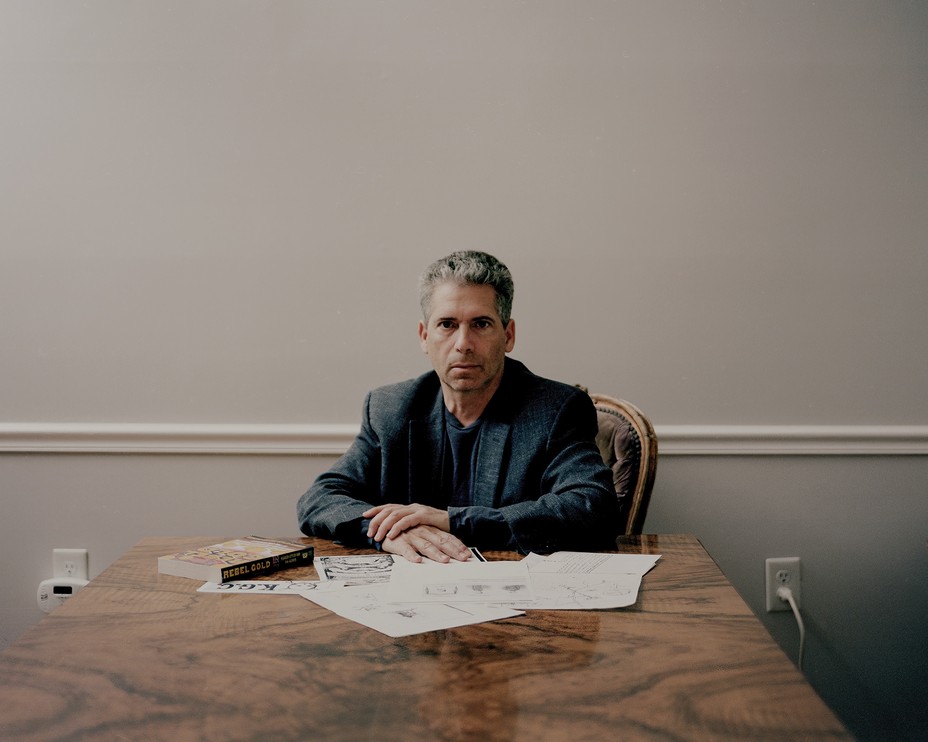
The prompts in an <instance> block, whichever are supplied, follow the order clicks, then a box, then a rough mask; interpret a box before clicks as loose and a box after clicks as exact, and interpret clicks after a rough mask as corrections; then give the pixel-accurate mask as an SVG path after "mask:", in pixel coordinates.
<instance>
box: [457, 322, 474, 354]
mask: <svg viewBox="0 0 928 742" xmlns="http://www.w3.org/2000/svg"><path fill="white" fill-rule="evenodd" d="M472 340H473V335H472V333H471V330H470V328H469V327H466V326H465V325H461V326H460V327H458V331H457V332H456V333H455V335H454V347H455V348H457V349H458V350H460V351H465V350H470V349H471V348H472V347H473V342H472Z"/></svg>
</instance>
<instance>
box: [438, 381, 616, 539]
mask: <svg viewBox="0 0 928 742" xmlns="http://www.w3.org/2000/svg"><path fill="white" fill-rule="evenodd" d="M559 402H560V404H559V406H558V407H557V408H556V409H555V410H554V411H553V414H552V416H547V417H544V418H542V417H539V416H537V414H535V413H534V411H533V410H531V409H530V410H529V411H528V413H527V414H529V415H530V416H531V417H532V418H533V419H532V421H531V422H526V421H521V423H522V424H514V425H513V428H512V446H511V450H510V451H509V456H508V460H507V462H506V468H507V474H506V477H505V481H504V483H503V489H502V494H501V496H500V503H499V507H498V508H496V509H495V510H496V511H497V512H496V513H493V514H492V516H495V517H496V518H498V517H500V516H501V517H502V518H503V519H504V520H505V521H506V523H507V524H508V529H507V530H508V531H509V533H510V534H511V536H510V539H509V544H500V545H495V544H494V545H483V546H482V548H513V546H515V548H517V549H518V550H519V551H521V552H523V553H528V552H530V551H535V552H541V553H550V552H552V551H558V550H576V551H589V550H596V549H612V548H615V539H616V535H617V533H618V530H619V529H618V524H619V516H620V513H619V506H618V501H617V500H616V496H615V492H614V491H613V489H612V475H611V473H610V470H609V469H608V468H607V467H606V465H605V464H604V463H603V460H602V456H601V455H600V453H599V449H598V448H597V447H596V444H595V435H596V425H597V422H596V411H595V409H594V407H593V404H592V402H591V401H590V400H589V397H587V395H585V394H582V393H577V394H573V393H571V394H569V395H567V396H566V398H564V397H561V398H560V400H559ZM482 510H489V508H452V509H450V510H449V513H450V514H451V517H452V523H453V527H452V531H453V532H456V535H459V537H460V538H462V540H464V541H465V543H474V544H480V542H481V541H482V539H481V538H480V534H479V533H478V532H477V531H478V530H483V529H481V528H479V525H480V524H481V523H482V524H483V526H484V527H485V526H486V525H488V524H487V522H486V520H485V516H488V515H490V514H489V513H482V512H480V511H482ZM468 511H469V512H468ZM492 516H491V520H492V519H493V518H492ZM494 532H495V533H500V532H501V531H500V529H499V527H498V526H497V527H496V528H495V529H494Z"/></svg>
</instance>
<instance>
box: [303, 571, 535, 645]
mask: <svg viewBox="0 0 928 742" xmlns="http://www.w3.org/2000/svg"><path fill="white" fill-rule="evenodd" d="M303 597H304V598H306V599H307V600H311V601H312V602H313V603H316V604H317V605H320V606H322V607H323V608H327V609H328V610H330V611H332V612H333V613H336V614H338V615H339V616H342V617H343V618H347V619H349V620H351V621H355V622H357V623H359V624H362V625H364V626H367V627H368V628H371V629H374V630H375V631H379V632H380V633H382V634H386V635H387V636H392V637H401V636H411V635H412V634H422V633H425V632H427V631H438V630H439V629H450V628H454V627H457V626H467V625H469V624H475V623H483V622H484V621H496V620H499V619H501V618H511V617H512V616H519V615H522V611H518V610H513V609H511V608H505V607H500V606H491V605H485V604H483V603H455V604H453V605H451V604H448V603H422V602H419V603H395V602H392V601H393V600H394V596H393V593H392V590H391V586H390V585H385V584H381V585H357V586H349V587H345V588H343V589H341V590H331V591H315V592H312V593H303Z"/></svg>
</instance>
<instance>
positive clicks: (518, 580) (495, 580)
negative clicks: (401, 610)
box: [390, 559, 534, 603]
mask: <svg viewBox="0 0 928 742" xmlns="http://www.w3.org/2000/svg"><path fill="white" fill-rule="evenodd" d="M390 596H391V599H392V600H395V601H400V602H426V603H504V602H508V601H510V600H519V601H522V600H531V599H532V598H533V597H534V593H533V592H532V584H531V581H530V580H529V573H528V569H527V568H526V565H525V564H523V563H522V562H521V561H518V562H478V561H476V560H473V559H472V560H469V561H466V562H458V561H451V562H447V563H441V562H433V561H431V560H429V559H425V560H423V561H422V562H418V563H414V562H408V561H406V560H405V559H397V560H396V563H395V564H394V565H393V572H392V574H391V576H390Z"/></svg>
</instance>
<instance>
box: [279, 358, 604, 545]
mask: <svg viewBox="0 0 928 742" xmlns="http://www.w3.org/2000/svg"><path fill="white" fill-rule="evenodd" d="M482 419H483V428H482V432H481V438H480V445H479V449H478V454H477V456H478V458H477V481H476V482H474V487H473V497H474V504H473V505H471V506H468V507H451V508H448V513H449V516H450V521H451V532H452V533H453V534H454V535H455V536H457V537H458V538H460V539H461V540H462V541H463V542H464V543H466V544H467V545H468V546H476V547H478V548H482V549H494V548H496V549H503V548H516V549H518V550H520V551H522V552H529V551H536V552H551V551H556V550H558V549H572V550H597V549H604V548H614V547H615V537H616V535H617V532H618V525H619V506H618V502H617V500H616V496H615V492H614V491H613V489H612V475H611V473H610V471H609V469H608V468H607V467H606V466H605V464H604V463H603V460H602V458H601V456H600V454H599V450H598V449H597V447H596V444H595V442H594V437H595V435H596V429H597V422H596V411H595V409H594V408H593V403H592V401H591V400H590V398H589V396H588V395H586V394H585V393H583V392H582V391H580V390H578V389H576V388H574V387H572V386H569V385H567V384H562V383H560V382H556V381H551V380H548V379H543V378H541V377H540V376H535V375H534V374H533V373H531V372H530V371H529V370H528V369H527V368H526V367H525V366H524V365H523V364H521V363H519V362H518V361H515V360H512V359H511V358H507V359H506V365H505V369H504V372H503V379H502V383H501V385H500V388H499V390H498V391H497V393H496V395H495V396H494V397H493V399H492V400H491V402H490V404H489V405H488V406H487V409H486V410H485V411H484V414H483V417H482ZM444 425H445V422H444V402H443V399H442V394H441V385H440V382H439V380H438V376H437V374H435V373H434V372H430V373H427V374H424V375H423V376H420V377H419V378H417V379H412V380H410V381H405V382H401V383H399V384H393V385H390V386H385V387H381V388H379V389H375V390H373V391H372V392H370V393H369V394H368V395H367V398H366V400H365V403H364V410H363V419H362V424H361V432H360V433H359V435H358V437H357V438H356V439H355V441H354V442H353V443H352V445H351V447H350V448H349V450H348V451H347V453H345V455H344V456H342V457H341V458H340V459H339V460H338V461H337V462H336V463H335V465H334V466H333V467H332V469H330V470H329V471H327V472H326V473H324V474H322V475H321V476H320V477H319V478H318V479H317V480H316V481H315V482H314V483H313V485H312V487H310V489H309V490H308V491H307V492H306V493H305V494H304V495H303V496H302V497H301V498H300V500H299V503H298V505H297V515H298V517H299V522H300V528H301V529H302V531H303V532H304V533H306V534H307V535H314V536H323V537H325V538H336V539H340V540H348V541H350V540H353V539H356V537H357V535H358V534H359V533H360V519H361V513H362V512H364V511H365V510H366V509H367V508H369V507H370V506H371V505H379V504H382V503H387V502H392V503H403V504H406V503H412V502H418V503H422V504H426V505H429V504H436V503H437V502H439V501H438V500H437V499H436V497H435V495H436V493H438V492H439V491H440V488H441V486H442V471H441V463H442V455H443V447H444V441H445V430H444ZM507 526H508V527H507ZM501 527H502V529H501Z"/></svg>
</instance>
